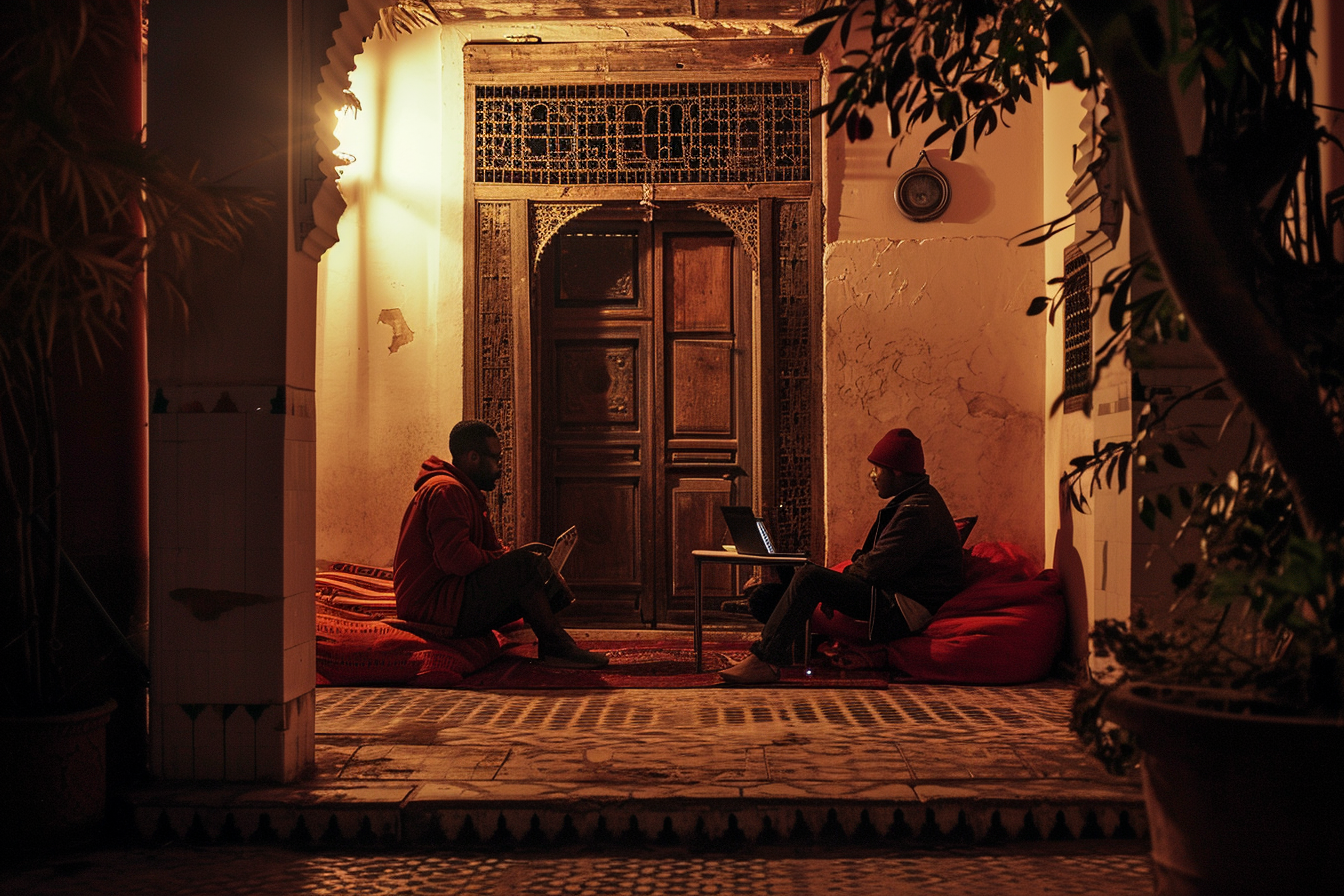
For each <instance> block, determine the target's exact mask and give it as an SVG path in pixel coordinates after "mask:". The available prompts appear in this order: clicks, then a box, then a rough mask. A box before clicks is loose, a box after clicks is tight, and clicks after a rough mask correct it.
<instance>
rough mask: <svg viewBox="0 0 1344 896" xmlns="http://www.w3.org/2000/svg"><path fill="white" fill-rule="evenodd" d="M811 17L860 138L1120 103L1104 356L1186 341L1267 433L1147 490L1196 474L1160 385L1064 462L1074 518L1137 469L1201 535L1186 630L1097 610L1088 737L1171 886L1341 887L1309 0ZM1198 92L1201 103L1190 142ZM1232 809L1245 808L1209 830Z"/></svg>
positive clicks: (1342, 446)
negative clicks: (1181, 100) (1167, 472)
mask: <svg viewBox="0 0 1344 896" xmlns="http://www.w3.org/2000/svg"><path fill="white" fill-rule="evenodd" d="M800 25H803V26H807V27H809V28H810V33H809V35H808V37H807V39H806V42H805V49H806V51H808V52H816V51H817V50H819V49H820V48H821V47H822V46H823V44H825V43H826V42H827V41H828V40H830V39H831V38H832V36H833V35H834V36H836V37H837V38H838V42H839V45H840V46H841V47H842V49H843V51H844V56H843V59H842V64H841V65H839V66H838V67H836V68H834V69H833V70H832V74H833V76H835V79H834V81H833V84H834V89H833V92H832V94H831V95H830V97H829V98H828V100H827V102H826V103H825V104H824V105H822V106H821V107H820V109H818V110H816V111H817V113H819V114H821V115H824V117H825V120H826V122H827V125H828V128H829V133H830V134H836V133H838V132H840V131H842V130H843V131H844V132H845V134H846V135H847V136H848V138H849V139H851V140H855V139H866V138H868V137H870V136H871V135H872V133H873V131H874V127H873V125H872V122H871V120H870V117H869V115H870V112H871V111H872V110H874V109H880V110H883V111H884V112H885V114H886V115H888V116H889V119H890V122H891V133H892V134H893V135H900V134H901V133H902V132H903V131H910V130H913V129H914V128H915V127H917V126H919V125H922V124H923V123H925V122H929V121H933V122H934V127H933V128H932V130H931V132H930V133H929V135H928V138H927V140H926V144H927V143H931V142H933V141H934V140H938V139H940V138H943V137H945V136H948V135H950V136H951V157H952V158H954V159H955V158H957V157H958V156H959V155H961V153H962V152H964V151H965V149H966V147H967V145H968V143H969V144H971V145H975V144H977V143H978V142H979V141H980V139H981V138H983V137H986V136H988V135H989V134H991V133H993V131H994V130H995V129H996V128H997V127H998V126H999V124H1000V123H1002V121H1003V119H1004V117H1005V116H1008V115H1011V114H1012V112H1013V111H1014V110H1015V108H1016V106H1017V104H1018V103H1021V102H1029V101H1030V100H1031V97H1032V91H1033V90H1035V89H1039V88H1040V87H1041V86H1048V85H1049V84H1051V83H1063V82H1069V83H1073V84H1074V85H1076V86H1077V87H1079V88H1080V89H1082V90H1085V91H1091V92H1093V93H1094V95H1095V96H1094V99H1095V102H1096V105H1097V107H1098V108H1101V109H1104V110H1105V111H1104V113H1103V114H1100V115H1098V116H1097V118H1098V119H1100V120H1099V122H1098V125H1097V127H1098V128H1099V129H1100V131H1101V132H1100V133H1098V134H1097V135H1095V136H1096V137H1098V138H1099V139H1098V141H1097V142H1098V150H1099V151H1098V152H1097V153H1096V154H1095V155H1094V157H1093V160H1092V162H1091V169H1092V171H1093V173H1094V174H1096V175H1098V177H1097V180H1098V181H1105V180H1106V179H1107V178H1106V176H1105V175H1106V173H1107V168H1108V166H1110V165H1112V164H1113V163H1119V164H1118V167H1120V168H1121V169H1122V170H1121V171H1120V172H1113V173H1116V174H1118V179H1119V180H1120V181H1121V182H1122V183H1123V188H1124V191H1125V196H1126V199H1127V201H1128V204H1129V206H1130V207H1131V208H1133V209H1136V210H1138V211H1139V212H1140V215H1141V219H1142V226H1143V230H1144V232H1145V235H1146V238H1147V241H1148V243H1149V244H1150V245H1151V247H1152V249H1151V251H1150V252H1149V253H1146V254H1142V255H1137V256H1135V257H1133V258H1132V259H1131V261H1130V262H1129V263H1128V264H1125V265H1123V266H1121V267H1119V268H1117V269H1116V270H1113V271H1111V272H1110V273H1109V274H1108V275H1107V276H1106V278H1105V279H1104V280H1103V282H1102V284H1101V287H1100V288H1099V290H1098V301H1097V302H1096V305H1095V306H1094V307H1095V308H1096V309H1097V310H1098V311H1100V310H1102V309H1104V310H1105V311H1106V312H1107V317H1108V318H1109V321H1110V323H1111V327H1112V331H1113V333H1114V335H1113V336H1112V338H1111V339H1109V340H1108V341H1106V342H1105V343H1104V344H1103V345H1102V346H1101V348H1100V350H1099V351H1098V353H1097V358H1096V364H1095V369H1096V370H1097V371H1098V372H1099V371H1100V370H1101V368H1103V367H1104V366H1106V365H1107V364H1109V363H1131V366H1132V367H1133V368H1134V369H1135V375H1136V380H1137V381H1139V384H1140V386H1141V380H1142V371H1141V370H1139V369H1138V367H1139V366H1140V362H1141V361H1142V356H1143V353H1144V352H1146V351H1151V350H1152V349H1153V346H1154V344H1155V343H1158V342H1161V341H1162V340H1164V339H1169V338H1172V334H1176V336H1185V335H1188V334H1189V332H1190V331H1193V332H1195V333H1197V334H1198V336H1199V337H1200V339H1201V340H1202V342H1203V344H1204V345H1205V347H1206V348H1207V349H1208V351H1209V353H1210V354H1211V355H1212V356H1213V358H1214V360H1215V361H1216V363H1217V365H1218V366H1219V368H1220V371H1219V372H1220V374H1221V379H1220V381H1219V382H1218V383H1216V384H1212V383H1211V384H1210V385H1209V387H1208V388H1221V389H1223V390H1225V391H1228V392H1233V393H1235V395H1236V397H1237V398H1238V399H1239V405H1238V406H1239V408H1241V409H1242V413H1243V415H1244V419H1245V420H1247V421H1248V422H1249V426H1250V431H1251V437H1250V448H1249V450H1248V451H1247V453H1246V456H1245V458H1244V459H1243V461H1242V462H1241V463H1240V464H1238V465H1236V467H1235V469H1232V470H1221V471H1217V473H1216V475H1212V476H1211V477H1209V478H1208V479H1207V481H1203V482H1201V483H1197V484H1195V485H1194V486H1193V487H1187V488H1179V489H1175V490H1172V491H1162V490H1160V489H1154V488H1151V487H1149V488H1144V487H1143V479H1142V474H1143V473H1144V472H1145V471H1151V470H1155V469H1156V468H1157V467H1159V466H1164V465H1165V466H1167V467H1171V466H1177V467H1180V466H1183V465H1184V458H1183V457H1182V451H1181V449H1180V447H1178V444H1177V441H1176V440H1174V439H1172V438H1171V437H1170V436H1171V434H1172V432H1173V427H1171V426H1170V425H1169V422H1170V419H1171V417H1170V414H1171V413H1172V410H1173V406H1174V405H1175V404H1178V403H1179V402H1180V401H1182V400H1184V399H1183V398H1180V397H1178V398H1175V399H1168V398H1163V397H1162V396H1158V395H1148V396H1142V398H1143V399H1146V400H1147V401H1148V406H1147V407H1146V408H1145V409H1144V411H1143V412H1142V414H1141V416H1140V419H1139V420H1138V422H1137V424H1136V427H1135V429H1136V432H1137V436H1136V438H1135V439H1134V440H1132V441H1129V442H1120V443H1112V444H1107V445H1095V446H1094V450H1093V451H1092V452H1091V453H1089V454H1087V455H1084V456H1082V457H1079V458H1076V459H1074V461H1073V462H1072V465H1071V469H1070V470H1069V472H1068V473H1067V475H1066V476H1065V483H1066V485H1067V486H1068V487H1069V489H1070V492H1069V493H1070V495H1071V496H1072V500H1073V502H1074V505H1075V507H1077V508H1078V509H1082V508H1083V507H1084V505H1085V500H1086V492H1087V491H1088V490H1089V489H1090V488H1091V487H1092V486H1093V485H1096V484H1102V483H1103V482H1104V483H1105V484H1115V485H1118V487H1120V488H1122V489H1123V488H1125V487H1126V485H1127V484H1128V482H1129V481H1131V476H1130V474H1131V472H1132V473H1133V474H1134V479H1133V481H1134V482H1136V483H1137V484H1138V485H1139V487H1138V488H1136V489H1135V490H1136V491H1139V492H1143V493H1142V494H1140V495H1139V496H1138V504H1137V512H1138V517H1139V519H1140V520H1142V521H1143V522H1144V523H1145V524H1146V525H1149V526H1154V525H1156V523H1157V518H1158V517H1159V516H1169V517H1172V518H1173V519H1175V518H1177V517H1181V516H1183V517H1184V519H1183V521H1182V533H1183V535H1184V537H1185V538H1186V539H1188V542H1187V543H1192V544H1193V543H1194V542H1198V545H1197V547H1198V554H1197V558H1196V559H1194V560H1193V561H1192V562H1190V563H1188V564H1186V565H1185V566H1183V567H1181V569H1180V570H1179V572H1178V573H1177V574H1176V577H1175V581H1174V582H1173V590H1174V591H1175V592H1179V593H1180V594H1181V595H1182V596H1183V597H1184V598H1185V602H1184V604H1183V605H1182V608H1181V611H1180V612H1179V613H1178V614H1177V615H1176V621H1175V622H1174V623H1171V624H1163V625H1162V626H1160V627H1154V626H1153V625H1151V624H1149V623H1147V622H1146V621H1144V620H1142V619H1135V620H1132V621H1129V622H1126V621H1116V620H1102V621H1101V622H1099V623H1098V625H1097V627H1096V628H1095V629H1094V631H1093V633H1092V640H1093V645H1094V652H1095V655H1096V657H1097V658H1098V659H1099V661H1100V662H1101V663H1102V664H1105V663H1107V662H1109V664H1110V669H1109V671H1106V670H1099V671H1098V673H1097V674H1096V675H1094V676H1089V680H1088V682H1087V683H1086V684H1085V685H1084V686H1083V687H1082V688H1081V689H1080V691H1079V695H1078V699H1077V704H1076V706H1075V714H1074V727H1075V729H1076V730H1077V731H1078V732H1079V733H1080V734H1081V735H1082V736H1083V738H1084V739H1085V740H1086V741H1088V742H1089V743H1090V744H1091V745H1092V746H1093V747H1094V748H1095V749H1096V751H1097V753H1098V755H1099V756H1100V757H1101V758H1102V759H1103V760H1104V761H1105V762H1107V764H1108V765H1109V766H1110V767H1111V768H1113V769H1120V768H1122V767H1124V766H1126V765H1128V764H1130V763H1132V762H1133V761H1134V759H1135V757H1140V762H1141V765H1142V768H1143V774H1144V777H1145V794H1146V798H1147V800H1148V806H1149V814H1150V819H1149V823H1150V830H1151V836H1152V841H1153V852H1154V859H1155V862H1154V866H1155V871H1156V873H1157V879H1158V886H1159V890H1161V891H1164V892H1272V891H1279V890H1282V891H1287V892H1315V891H1316V890H1317V889H1320V888H1321V885H1322V884H1324V885H1325V886H1326V888H1327V889H1329V888H1332V887H1337V886H1338V884H1339V881H1340V879H1341V876H1342V875H1344V865H1342V864H1341V859H1340V858H1339V856H1340V850H1339V849H1338V845H1339V843H1340V842H1341V837H1344V820H1342V819H1341V810H1340V806H1341V805H1344V788H1341V771H1340V769H1341V763H1340V758H1339V757H1340V756H1341V755H1344V751H1342V750H1341V749H1340V747H1341V746H1344V744H1342V743H1341V732H1342V731H1344V725H1342V722H1341V704H1344V664H1341V663H1340V659H1339V653H1340V644H1339V636H1340V631H1341V627H1344V609H1341V604H1340V602H1339V599H1338V591H1339V588H1340V584H1341V578H1342V577H1344V560H1342V559H1341V552H1342V548H1341V522H1342V521H1344V438H1342V437H1341V434H1344V419H1341V404H1340V399H1341V387H1342V386H1344V376H1342V374H1344V353H1342V351H1341V349H1344V265H1342V264H1341V258H1340V252H1339V250H1338V248H1337V246H1338V241H1337V240H1336V236H1337V234H1338V231H1337V227H1338V225H1339V220H1340V217H1341V215H1340V212H1341V210H1344V194H1341V192H1340V191H1338V190H1337V191H1334V192H1328V191H1327V186H1326V184H1325V181H1324V180H1323V178H1322V173H1321V171H1322V169H1321V154H1322V150H1323V149H1325V148H1328V147H1331V146H1334V147H1338V146H1339V141H1338V140H1337V139H1336V138H1335V137H1334V136H1333V135H1331V133H1330V132H1329V130H1328V129H1327V128H1326V127H1325V125H1324V124H1323V123H1322V121H1321V118H1320V114H1321V112H1322V107H1320V106H1319V105H1317V104H1316V102H1315V100H1314V94H1313V80H1312V79H1313V71H1312V67H1313V64H1314V58H1313V57H1314V54H1313V51H1312V36H1313V7H1312V3H1311V0H1275V2H1262V3H1218V2H1213V0H1192V2H1189V3H1165V2H1157V0H1125V2H1114V0H977V2H969V0H823V2H822V3H821V4H820V7H819V8H818V10H817V11H816V12H815V13H814V14H812V15H811V16H808V17H807V18H805V19H803V20H802V22H800ZM1180 93H1186V94H1188V95H1190V96H1191V97H1192V98H1194V99H1198V100H1199V114H1198V116H1197V117H1198V122H1197V126H1198V128H1199V142H1198V146H1197V147H1196V148H1195V149H1193V150H1191V151H1188V150H1187V148H1186V146H1185V144H1184V142H1183V134H1182V126H1183V118H1182V114H1181V113H1180V112H1179V111H1178V103H1177V95H1178V94H1180ZM1186 105H1187V106H1189V104H1186ZM1336 111H1338V110H1336ZM1185 118H1186V119H1190V118H1191V115H1190V114H1189V113H1188V112H1187V113H1186V115H1185ZM1098 198H1100V197H1098ZM1093 201H1096V200H1095V199H1094V200H1093ZM1066 223H1067V221H1066V220H1065V219H1061V220H1059V221H1055V222H1051V223H1050V224H1049V225H1046V226H1045V227H1044V233H1042V234H1041V235H1040V236H1038V237H1035V238H1033V239H1031V240H1027V241H1026V243H1028V244H1029V243H1032V242H1037V241H1040V240H1042V239H1045V238H1048V237H1049V236H1051V235H1053V234H1054V233H1055V232H1057V231H1058V230H1059V229H1060V228H1061V225H1065V224H1066ZM1076 238H1079V239H1081V235H1076ZM1052 304H1053V303H1052V300H1051V299H1050V298H1049V297H1045V296H1041V297H1037V298H1036V299H1035V300H1033V301H1032V303H1031V306H1030V308H1029V309H1028V313H1035V314H1039V313H1042V312H1044V311H1046V310H1047V309H1048V308H1051V306H1052ZM1052 313H1053V311H1052ZM1137 397H1140V396H1138V395H1136V398H1137ZM1187 397H1192V396H1187ZM1173 492H1174V493H1173ZM1215 772H1219V773H1223V774H1225V775H1226V776H1227V777H1226V778H1225V779H1222V780H1220V779H1218V778H1216V777H1215V776H1214V775H1215ZM1189 785H1193V786H1189ZM1201 791H1202V792H1201ZM1229 793H1230V794H1234V795H1238V796H1242V797H1245V799H1241V800H1233V799H1227V800H1222V799H1221V796H1220V795H1223V794H1229ZM1201 800H1202V801H1201ZM1218 816H1221V817H1222V818H1223V819H1229V820H1231V822H1232V823H1231V824H1230V825H1229V826H1228V827H1227V828H1226V829H1222V828H1214V827H1213V822H1214V821H1215V820H1216V817H1218ZM1204 834H1211V836H1212V838H1213V839H1212V840H1211V841H1210V842H1203V843H1201V842H1200V838H1201V836H1202V835H1204ZM1298 847H1305V848H1306V850H1307V851H1305V852H1304V851H1303V850H1302V849H1299V848H1298ZM1310 850H1315V852H1314V853H1312V852H1310Z"/></svg>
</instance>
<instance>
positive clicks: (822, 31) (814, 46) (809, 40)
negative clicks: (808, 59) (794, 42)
mask: <svg viewBox="0 0 1344 896" xmlns="http://www.w3.org/2000/svg"><path fill="white" fill-rule="evenodd" d="M828 11H829V10H828ZM818 15H820V13H818ZM804 21H806V19H805V20H804ZM799 24H800V25H801V24H802V22H799ZM834 27H835V20H834V19H832V20H831V21H829V22H826V23H824V24H822V25H818V26H817V27H816V28H815V29H813V31H812V33H811V34H809V35H808V36H807V37H806V38H804V39H803V55H804V56H810V55H812V54H813V53H815V52H817V51H818V50H820V49H821V45H822V44H824V43H826V38H828V37H830V36H831V29H832V28H834Z"/></svg>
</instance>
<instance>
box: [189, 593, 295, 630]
mask: <svg viewBox="0 0 1344 896" xmlns="http://www.w3.org/2000/svg"><path fill="white" fill-rule="evenodd" d="M168 596H169V597H170V598H172V599H173V600H175V601H177V602H178V603H180V604H183V605H185V606H186V608H187V610H188V611H190V613H191V615H193V616H195V617H196V618H197V619H199V620H201V621H202V622H213V621H214V620H216V619H218V618H219V617H221V616H223V615H224V614H225V613H227V612H228V611H229V610H234V609H237V608H239V607H254V606H256V605H257V604H274V603H279V602H280V601H281V600H282V599H283V598H282V597H281V596H280V595H278V594H277V595H267V594H251V593H249V592H247V591H217V590H212V589H210V588H174V589H173V590H172V591H169V592H168Z"/></svg>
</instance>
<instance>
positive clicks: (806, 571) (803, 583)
mask: <svg viewBox="0 0 1344 896" xmlns="http://www.w3.org/2000/svg"><path fill="white" fill-rule="evenodd" d="M833 575H835V573H834V572H832V571H831V570H829V569H827V568H826V567H824V566H818V565H817V564H815V563H806V564H804V565H802V566H800V567H798V569H796V570H794V573H793V581H792V582H790V583H789V587H790V588H793V589H794V590H797V591H807V590H810V589H815V588H818V587H821V586H822V585H823V583H824V582H825V580H826V579H827V578H828V577H830V576H833Z"/></svg>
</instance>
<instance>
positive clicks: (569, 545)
mask: <svg viewBox="0 0 1344 896" xmlns="http://www.w3.org/2000/svg"><path fill="white" fill-rule="evenodd" d="M578 540H579V530H578V529H577V528H575V527H574V526H570V527H569V528H568V529H566V530H565V531H563V532H561V533H560V537H559V538H557V539H556V540H555V544H553V545H547V544H542V543H541V542H539V541H534V542H531V543H529V544H525V545H523V546H522V547H521V548H519V550H520V551H533V552H535V553H538V554H545V555H546V556H547V557H549V558H550V561H551V568H552V569H554V570H555V571H556V572H560V571H562V570H563V569H564V568H565V561H566V560H568V559H569V552H570V551H572V550H574V545H575V544H577V543H578Z"/></svg>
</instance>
